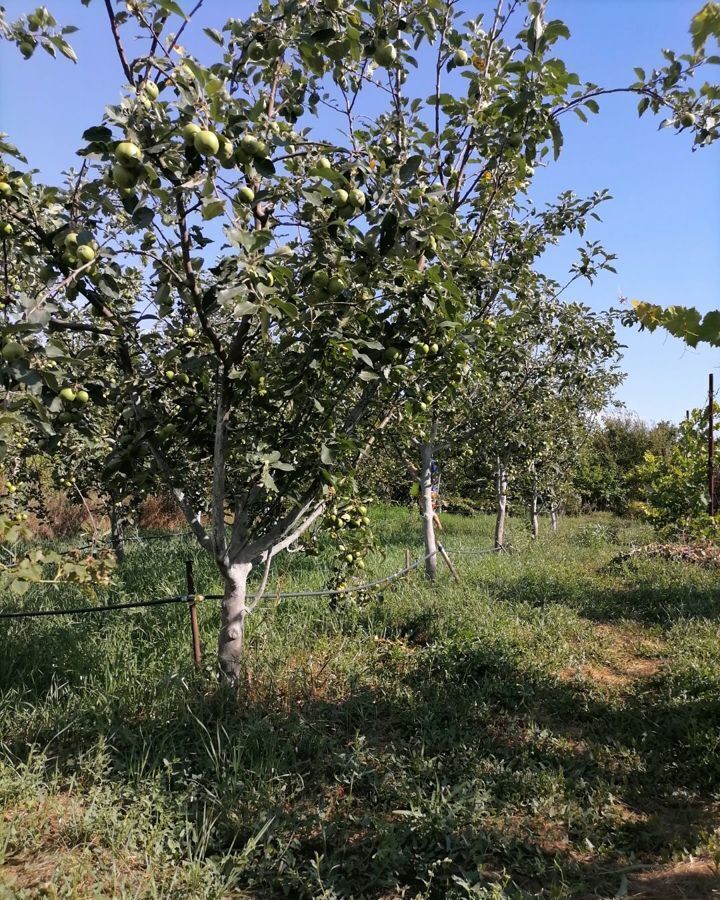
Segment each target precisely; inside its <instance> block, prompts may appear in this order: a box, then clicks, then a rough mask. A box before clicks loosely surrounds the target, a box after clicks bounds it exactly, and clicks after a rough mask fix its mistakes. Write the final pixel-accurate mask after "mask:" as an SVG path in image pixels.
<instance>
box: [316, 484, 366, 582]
mask: <svg viewBox="0 0 720 900" xmlns="http://www.w3.org/2000/svg"><path fill="white" fill-rule="evenodd" d="M325 516H326V519H327V521H328V523H329V526H330V536H331V538H332V539H333V541H334V542H335V544H336V547H337V558H336V573H335V579H334V585H335V587H336V588H338V589H339V590H343V589H344V588H346V587H347V583H346V581H345V580H344V579H345V577H346V576H345V573H346V572H347V570H348V567H352V568H353V569H360V570H362V569H364V568H365V557H366V556H367V554H368V551H369V550H370V548H371V545H372V541H371V538H370V535H369V533H368V531H367V528H368V526H369V525H370V519H369V517H368V508H367V506H366V504H365V503H364V502H362V501H361V500H358V499H355V498H351V499H344V500H340V499H338V500H337V501H336V502H335V503H333V504H331V505H330V506H329V507H328V510H327V512H326V514H325Z"/></svg>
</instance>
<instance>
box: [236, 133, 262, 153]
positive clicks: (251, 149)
mask: <svg viewBox="0 0 720 900" xmlns="http://www.w3.org/2000/svg"><path fill="white" fill-rule="evenodd" d="M261 146H262V141H259V140H258V139H257V138H256V137H253V136H252V135H251V134H246V135H245V136H244V137H243V139H242V140H241V141H240V149H241V150H243V151H244V152H245V153H247V154H249V155H250V156H257V154H258V153H259V152H260V148H261Z"/></svg>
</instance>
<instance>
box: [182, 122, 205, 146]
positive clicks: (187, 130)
mask: <svg viewBox="0 0 720 900" xmlns="http://www.w3.org/2000/svg"><path fill="white" fill-rule="evenodd" d="M201 130H202V129H201V128H200V126H199V125H196V124H195V123H194V122H188V123H187V125H183V129H182V132H181V133H182V136H183V140H184V141H185V143H186V144H192V142H193V141H194V140H195V135H196V134H199V132H200V131H201Z"/></svg>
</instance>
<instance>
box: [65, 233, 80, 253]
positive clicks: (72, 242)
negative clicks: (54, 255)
mask: <svg viewBox="0 0 720 900" xmlns="http://www.w3.org/2000/svg"><path fill="white" fill-rule="evenodd" d="M64 243H65V249H66V250H69V251H70V252H71V253H74V252H75V251H76V250H77V245H78V236H77V232H76V231H71V232H69V233H68V234H66V235H65V242H64Z"/></svg>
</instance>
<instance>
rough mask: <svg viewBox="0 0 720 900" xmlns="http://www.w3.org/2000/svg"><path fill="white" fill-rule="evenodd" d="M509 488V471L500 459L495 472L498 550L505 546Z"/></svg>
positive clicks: (496, 543)
mask: <svg viewBox="0 0 720 900" xmlns="http://www.w3.org/2000/svg"><path fill="white" fill-rule="evenodd" d="M507 489H508V480H507V472H506V471H505V469H504V468H503V465H502V463H501V462H500V460H499V459H498V461H497V471H496V472H495V499H496V515H495V549H496V550H502V548H503V547H504V546H505V519H506V517H507Z"/></svg>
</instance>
